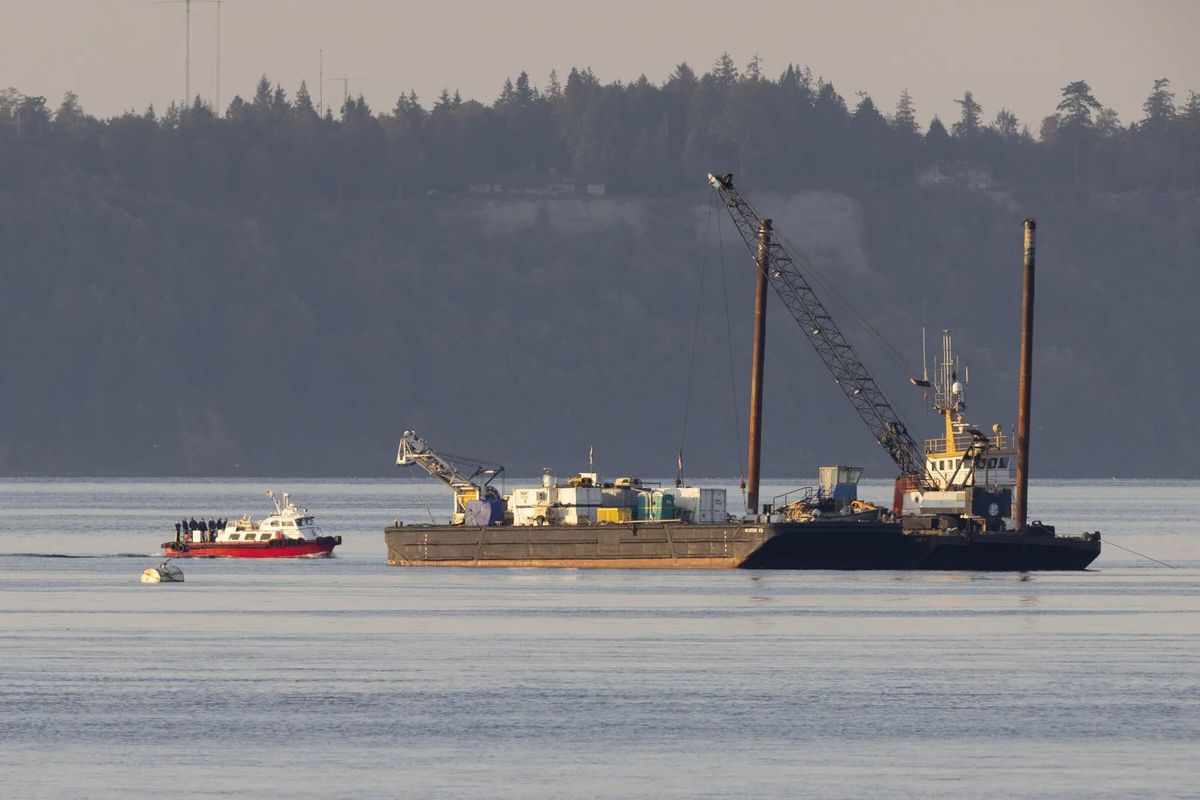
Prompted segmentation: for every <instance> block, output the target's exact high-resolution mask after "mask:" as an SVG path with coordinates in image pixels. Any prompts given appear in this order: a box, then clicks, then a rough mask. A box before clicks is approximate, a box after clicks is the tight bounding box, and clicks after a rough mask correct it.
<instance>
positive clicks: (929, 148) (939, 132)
mask: <svg viewBox="0 0 1200 800" xmlns="http://www.w3.org/2000/svg"><path fill="white" fill-rule="evenodd" d="M951 144H952V141H951V139H950V134H949V132H948V131H947V130H946V126H945V125H943V124H942V121H941V120H940V119H938V117H937V116H936V115H935V116H934V118H933V119H931V120H929V130H928V131H926V133H925V154H926V158H927V159H928V160H930V161H944V160H946V159H948V158H950V147H951Z"/></svg>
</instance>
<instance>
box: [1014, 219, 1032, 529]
mask: <svg viewBox="0 0 1200 800" xmlns="http://www.w3.org/2000/svg"><path fill="white" fill-rule="evenodd" d="M1036 231H1037V220H1035V219H1033V218H1032V217H1030V218H1029V219H1027V220H1025V278H1024V284H1023V286H1022V289H1021V377H1020V385H1019V388H1018V398H1017V496H1016V498H1015V500H1016V513H1015V514H1013V520H1014V521H1015V522H1016V525H1017V530H1019V531H1020V530H1024V529H1025V524H1026V522H1027V521H1028V517H1029V503H1028V497H1029V400H1030V395H1031V393H1032V384H1033V277H1034V274H1033V270H1034V249H1035V248H1034V235H1035V232H1036Z"/></svg>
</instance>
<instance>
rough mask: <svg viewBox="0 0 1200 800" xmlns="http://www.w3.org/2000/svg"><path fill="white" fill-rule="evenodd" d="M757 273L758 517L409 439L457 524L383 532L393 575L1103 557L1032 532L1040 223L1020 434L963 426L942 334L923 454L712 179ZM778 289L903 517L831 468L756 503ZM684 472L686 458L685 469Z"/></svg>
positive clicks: (968, 564)
mask: <svg viewBox="0 0 1200 800" xmlns="http://www.w3.org/2000/svg"><path fill="white" fill-rule="evenodd" d="M708 179H709V183H710V184H711V185H712V187H713V188H714V189H715V190H716V191H717V193H718V194H719V195H720V197H721V199H722V200H723V201H724V204H725V205H726V207H727V209H728V210H729V212H730V214H731V216H732V217H733V220H734V224H735V226H736V227H737V229H738V232H739V234H740V235H741V237H742V239H743V241H744V242H745V244H746V246H747V247H748V248H749V249H750V251H751V253H752V254H753V255H754V261H755V266H756V268H757V270H756V271H757V286H756V292H755V338H754V351H753V364H752V370H751V382H750V427H749V453H748V466H747V471H746V475H747V481H746V506H747V507H746V509H745V512H744V513H740V514H731V513H729V512H728V509H727V508H726V502H725V500H726V498H725V490H724V489H711V488H704V487H692V486H685V485H683V483H682V480H681V477H682V476H680V477H679V478H677V480H676V485H675V486H674V487H668V488H659V487H655V486H652V485H649V484H644V483H643V482H642V481H640V480H638V479H636V478H631V477H624V478H615V479H613V480H612V481H605V480H602V479H601V477H600V475H599V474H597V473H596V472H594V471H593V472H581V473H579V474H577V475H574V476H572V477H570V478H569V479H568V480H567V481H565V482H560V481H558V480H556V479H555V478H554V477H552V476H551V475H549V474H546V475H544V476H543V479H542V483H541V485H540V486H531V487H522V488H516V489H514V490H513V491H512V492H511V493H508V494H504V493H502V492H501V491H500V490H499V489H498V488H497V487H496V486H495V485H494V483H493V481H494V480H495V478H496V477H497V476H498V475H500V474H501V473H502V472H503V467H502V466H500V465H498V464H489V463H486V462H480V461H477V460H474V459H467V458H463V457H460V456H452V455H449V454H446V453H440V452H437V451H435V450H434V449H433V448H431V447H430V446H429V445H428V443H427V442H425V440H424V439H422V438H420V437H419V436H417V435H416V434H415V433H413V432H412V431H406V432H405V433H404V436H403V438H402V439H401V442H400V448H399V452H398V453H397V459H396V463H397V465H399V466H414V465H415V466H420V467H421V468H422V469H424V470H425V471H426V472H428V473H429V474H430V475H431V476H433V477H435V478H437V479H438V480H441V481H442V482H443V483H444V484H446V486H448V487H449V488H450V489H451V491H452V493H453V507H452V511H451V516H450V524H448V525H402V524H400V523H399V521H398V520H397V522H396V523H395V524H393V525H392V526H390V527H388V528H386V529H385V531H384V536H385V540H386V544H387V557H388V563H389V564H390V565H393V566H405V567H411V566H445V567H559V568H562V567H568V568H570V567H575V568H620V569H629V568H635V569H733V568H743V569H832V570H869V569H874V570H915V569H927V570H981V571H1026V570H1081V569H1086V568H1087V567H1088V566H1089V565H1090V564H1091V563H1092V562H1093V561H1094V560H1095V559H1096V558H1097V556H1099V554H1100V548H1101V538H1100V533H1099V532H1098V531H1097V532H1086V533H1083V534H1081V535H1075V536H1062V535H1059V534H1058V533H1057V532H1056V530H1055V528H1054V527H1053V526H1051V525H1045V524H1043V523H1041V522H1037V521H1032V522H1030V521H1029V520H1028V518H1027V514H1028V506H1027V502H1026V495H1027V489H1028V453H1029V408H1030V403H1029V397H1030V386H1031V356H1030V353H1031V348H1032V320H1033V315H1032V308H1033V264H1034V261H1033V257H1034V248H1033V231H1034V227H1035V225H1034V222H1033V220H1026V223H1025V278H1024V281H1025V287H1024V297H1023V303H1022V336H1021V380H1020V384H1021V385H1020V392H1019V419H1018V432H1017V435H1016V436H1015V437H1013V436H1011V435H1006V434H1004V432H1003V430H1002V428H1001V426H999V425H993V426H992V427H991V433H990V434H986V433H984V432H983V431H981V430H980V429H979V428H977V427H975V426H973V425H972V424H970V422H968V421H967V419H966V417H965V410H966V400H965V392H966V387H965V384H966V382H967V381H966V377H967V376H966V374H965V370H964V374H963V376H962V380H960V379H959V372H958V370H959V366H958V362H957V359H956V358H955V356H954V354H953V350H952V342H951V338H950V333H949V331H943V342H942V344H943V347H942V355H941V358H940V361H939V364H938V376H937V378H936V380H937V386H936V387H934V385H933V382H932V381H931V380H930V378H929V375H928V373H927V372H923V374H922V376H921V378H916V377H914V378H912V379H911V381H912V383H913V384H915V385H917V386H919V387H923V388H925V389H935V399H934V407H935V410H936V411H937V412H938V413H939V414H940V415H941V417H942V422H943V424H944V435H943V436H941V437H938V438H936V439H929V440H926V442H925V444H924V447H922V446H921V445H919V444H917V443H916V441H915V440H914V439H913V438H912V436H911V435H910V434H909V433H908V429H907V427H906V426H905V425H904V423H903V422H902V421H901V420H900V418H899V416H898V415H897V413H896V412H895V410H894V408H893V406H892V405H891V403H890V402H889V401H888V400H887V398H886V396H885V395H884V393H883V391H882V389H881V388H880V387H879V385H878V384H877V383H876V381H875V379H874V378H873V377H872V376H871V374H870V373H869V372H868V371H867V369H866V367H865V365H864V364H863V363H862V361H861V360H860V359H859V358H858V356H857V354H856V353H855V351H854V348H853V347H852V346H851V345H850V343H849V342H848V341H847V340H846V339H845V337H844V336H843V335H842V333H841V331H840V330H839V329H838V327H837V325H836V324H835V323H834V321H833V319H832V317H830V315H829V314H828V312H827V311H826V310H825V308H824V306H823V305H822V304H821V302H820V300H819V299H818V298H817V296H816V294H815V292H814V291H813V289H812V286H811V284H810V282H809V281H808V279H807V278H806V276H805V270H804V269H801V266H800V265H799V264H797V262H796V259H794V258H793V257H792V255H791V254H790V253H788V252H787V250H786V249H785V248H784V247H783V245H782V244H781V243H780V241H779V239H778V238H777V237H775V236H774V233H773V228H772V223H771V220H770V219H766V218H764V217H760V216H759V215H758V213H757V212H756V211H755V210H754V209H753V207H752V206H751V205H750V204H749V202H748V201H747V200H746V199H745V198H744V197H743V196H742V195H741V194H740V192H738V191H737V190H736V189H735V188H734V187H733V180H732V176H730V175H720V176H718V175H712V174H710V175H709V176H708ZM768 286H770V287H772V288H774V290H775V292H776V294H777V296H778V297H779V299H780V300H781V301H782V303H783V305H784V306H785V307H786V308H787V310H788V311H789V312H790V313H791V315H792V316H793V318H794V319H795V320H796V322H797V323H798V324H799V326H800V328H801V330H802V331H803V332H804V334H805V335H806V337H807V338H808V340H809V342H810V343H811V344H812V346H813V348H814V349H815V350H816V352H817V355H818V356H819V357H820V359H821V360H822V361H823V362H824V364H825V367H826V368H827V369H828V370H829V372H830V373H831V374H832V376H833V378H834V382H835V384H836V385H837V386H838V387H839V388H840V389H841V390H842V392H843V393H844V394H845V396H846V398H847V399H848V400H849V401H850V403H851V404H852V405H853V406H854V408H855V410H856V411H857V412H858V414H859V416H860V417H861V419H862V420H863V422H864V423H865V424H866V425H867V427H868V429H869V430H870V431H871V434H872V436H873V438H874V439H875V441H876V442H877V443H879V444H880V445H881V446H882V447H884V449H885V450H887V452H888V454H889V455H890V456H891V458H892V460H893V461H894V462H895V463H896V465H897V466H898V467H899V470H900V474H899V477H898V478H897V479H896V483H895V490H894V493H893V501H892V505H891V507H890V508H886V509H885V508H878V507H876V506H874V505H872V504H870V503H864V502H863V501H861V500H859V499H858V496H857V489H858V481H859V478H860V477H861V474H862V470H861V469H858V468H853V467H845V466H830V467H821V468H820V470H819V481H818V483H819V485H818V486H817V487H815V488H806V489H802V490H797V491H796V492H793V493H789V494H788V495H783V496H781V497H778V498H775V499H774V501H773V502H771V503H767V504H761V505H760V503H759V464H760V457H761V446H762V396H763V364H764V357H763V356H764V348H765V341H766V340H765V335H766V325H765V319H766V300H767V289H768ZM680 467H681V468H682V456H681V457H680Z"/></svg>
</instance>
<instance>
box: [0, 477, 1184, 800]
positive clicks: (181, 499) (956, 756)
mask: <svg viewBox="0 0 1200 800" xmlns="http://www.w3.org/2000/svg"><path fill="white" fill-rule="evenodd" d="M270 484H271V482H270V481H265V480H258V481H248V480H238V481H134V480H130V481H107V480H106V481H88V480H61V481H24V480H6V481H0V785H2V786H3V789H2V792H3V796H4V797H12V798H27V797H28V798H36V797H95V798H109V797H113V798H116V797H122V798H123V797H128V796H131V795H133V794H135V793H136V794H141V795H145V794H154V795H171V796H184V797H271V798H275V797H278V798H318V797H320V798H324V797H397V796H398V797H505V798H562V797H594V798H616V797H622V798H624V797H634V798H660V797H669V798H690V797H752V798H795V797H802V796H809V797H912V798H928V797H937V798H942V797H944V798H960V797H1039V798H1041V797H1064V798H1067V797H1069V798H1089V799H1094V798H1125V797H1196V796H1198V794H1200V784H1198V782H1197V779H1196V777H1195V769H1196V763H1197V755H1200V521H1198V519H1197V516H1198V514H1197V511H1198V509H1200V483H1198V482H1172V483H1161V482H1158V483H1139V482H1103V483H1099V482H1045V483H1040V484H1037V485H1035V487H1034V488H1033V490H1032V491H1031V499H1032V504H1033V506H1034V510H1035V512H1036V513H1035V514H1034V515H1033V516H1035V517H1040V518H1043V519H1045V520H1046V521H1048V522H1052V523H1055V524H1058V525H1059V527H1060V530H1063V531H1071V532H1078V531H1082V530H1096V529H1099V530H1101V531H1102V532H1104V533H1105V534H1106V535H1111V540H1110V541H1111V542H1113V543H1114V544H1116V543H1119V544H1121V545H1124V546H1126V547H1128V548H1132V549H1133V550H1137V551H1139V552H1142V553H1146V554H1148V555H1151V556H1154V557H1155V558H1158V559H1161V560H1163V561H1166V562H1168V563H1169V564H1172V565H1174V566H1175V567H1176V568H1174V569H1172V568H1168V567H1163V566H1159V565H1157V564H1154V563H1152V562H1150V561H1147V560H1145V559H1143V558H1140V557H1138V556H1136V555H1133V554H1131V553H1129V552H1126V551H1124V550H1120V549H1118V548H1116V547H1115V546H1113V545H1106V547H1105V550H1104V553H1103V555H1102V556H1101V557H1100V559H1099V560H1098V561H1097V562H1096V564H1095V565H1094V567H1093V569H1092V570H1090V571H1088V572H1084V573H1035V574H1030V575H1017V574H999V575H993V574H981V573H938V572H927V573H890V572H858V573H832V572H797V573H766V572H759V573H755V572H741V571H734V572H670V571H664V572H657V571H630V572H621V571H576V570H458V569H400V568H394V567H393V568H389V567H387V566H385V563H384V552H385V551H384V544H383V536H382V533H381V528H382V526H383V525H384V524H386V523H388V522H390V521H391V520H392V519H393V518H396V517H399V518H400V519H402V520H405V521H407V522H420V521H428V519H429V514H430V513H432V514H434V515H435V516H438V517H442V516H444V515H445V513H446V506H447V503H448V499H447V494H446V493H444V492H443V491H442V490H440V489H439V487H438V486H437V485H436V484H433V483H430V482H425V481H419V482H418V481H411V480H399V481H339V480H329V481H306V482H290V483H289V484H288V485H287V486H286V488H288V489H290V490H291V491H292V492H293V494H294V496H295V499H296V500H297V502H298V503H300V504H301V505H307V506H308V507H309V508H310V509H311V510H312V511H313V512H314V513H315V514H316V516H317V519H318V522H319V523H320V524H321V525H322V527H323V528H324V529H325V532H326V533H339V534H341V535H342V536H343V537H345V544H344V545H343V546H342V547H340V548H339V549H338V551H337V552H338V555H337V557H336V558H333V559H329V560H311V561H309V560H301V561H287V562H275V563H253V562H243V561H235V560H197V561H187V560H184V561H181V562H180V563H181V565H182V566H183V568H184V570H185V572H186V574H187V583H185V584H182V585H161V586H146V585H142V584H140V583H138V582H137V581H138V575H139V574H140V572H141V570H142V569H144V568H145V567H147V566H151V565H153V564H154V563H156V559H155V556H154V554H155V552H156V550H157V545H158V544H159V543H160V542H162V541H165V540H166V539H167V538H170V535H169V534H173V529H172V528H171V527H170V522H171V521H172V520H173V519H175V518H176V517H179V516H181V515H193V514H194V515H197V516H198V515H201V514H203V515H204V516H206V517H207V516H209V515H213V516H217V515H224V516H237V515H239V514H241V513H247V512H248V513H252V514H253V515H254V516H255V517H256V518H257V517H260V516H262V515H263V512H264V511H265V510H266V506H265V503H266V499H265V498H264V497H263V496H262V492H263V491H264V490H265V488H266V486H267V485H270ZM274 485H275V487H276V489H279V488H281V487H282V484H281V483H279V482H278V481H276V482H274ZM792 485H793V484H791V483H789V484H788V485H787V486H782V485H781V486H779V487H769V488H767V489H766V490H765V491H764V495H765V496H766V497H770V496H771V494H772V493H773V492H774V491H776V490H783V489H784V488H791V487H792ZM888 492H889V488H888V487H887V486H884V485H883V484H875V485H871V486H868V487H866V488H865V491H864V494H865V495H866V496H867V497H868V498H869V499H876V500H884V499H885V498H886V496H887V494H888ZM735 504H736V503H735V502H734V501H733V495H731V503H730V505H731V507H732V506H733V505H735ZM64 556H70V557H64Z"/></svg>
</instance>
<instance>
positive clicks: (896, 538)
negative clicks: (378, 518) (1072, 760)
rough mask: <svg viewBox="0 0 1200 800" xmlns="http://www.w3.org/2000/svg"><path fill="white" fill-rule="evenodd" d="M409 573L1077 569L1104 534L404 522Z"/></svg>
mask: <svg viewBox="0 0 1200 800" xmlns="http://www.w3.org/2000/svg"><path fill="white" fill-rule="evenodd" d="M384 538H385V540H386V542H387V550H388V564H390V565H392V566H403V567H568V568H572V567H573V568H600V569H845V570H866V569H887V570H913V569H926V570H991V571H1026V570H1080V569H1085V568H1086V567H1087V566H1088V565H1089V564H1091V563H1092V561H1094V560H1095V558H1096V557H1097V556H1098V555H1100V539H1099V535H1087V536H1083V537H1064V536H1056V535H1052V534H1046V533H1044V532H1037V533H1014V532H1005V533H977V534H960V533H948V532H930V531H920V532H914V531H905V530H903V529H902V528H901V526H900V525H899V524H898V523H888V522H878V521H869V522H867V521H844V522H838V521H821V520H814V521H812V522H794V523H770V524H768V523H764V524H746V523H740V522H738V523H727V524H723V525H716V524H714V525H694V524H672V523H659V524H655V523H625V524H609V525H594V526H574V525H570V526H568V525H545V526H496V527H482V528H481V527H464V526H454V525H428V526H425V525H411V526H410V525H401V526H399V527H389V528H387V529H386V530H385V531H384Z"/></svg>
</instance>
